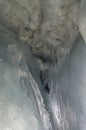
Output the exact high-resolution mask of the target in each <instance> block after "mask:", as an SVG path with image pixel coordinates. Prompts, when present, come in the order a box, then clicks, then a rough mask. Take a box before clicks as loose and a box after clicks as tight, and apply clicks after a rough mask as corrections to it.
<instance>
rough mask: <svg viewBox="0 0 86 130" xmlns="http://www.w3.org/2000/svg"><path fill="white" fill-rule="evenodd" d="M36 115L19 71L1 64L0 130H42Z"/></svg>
mask: <svg viewBox="0 0 86 130" xmlns="http://www.w3.org/2000/svg"><path fill="white" fill-rule="evenodd" d="M34 107H35V106H34ZM35 113H36V112H35V111H34V108H33V104H32V101H31V99H30V97H29V96H27V92H26V90H25V89H24V88H23V87H21V86H20V83H19V77H18V73H17V70H16V69H15V68H13V67H12V66H9V65H8V64H6V63H3V62H0V130H40V126H39V122H38V120H37V117H36V115H35Z"/></svg>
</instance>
